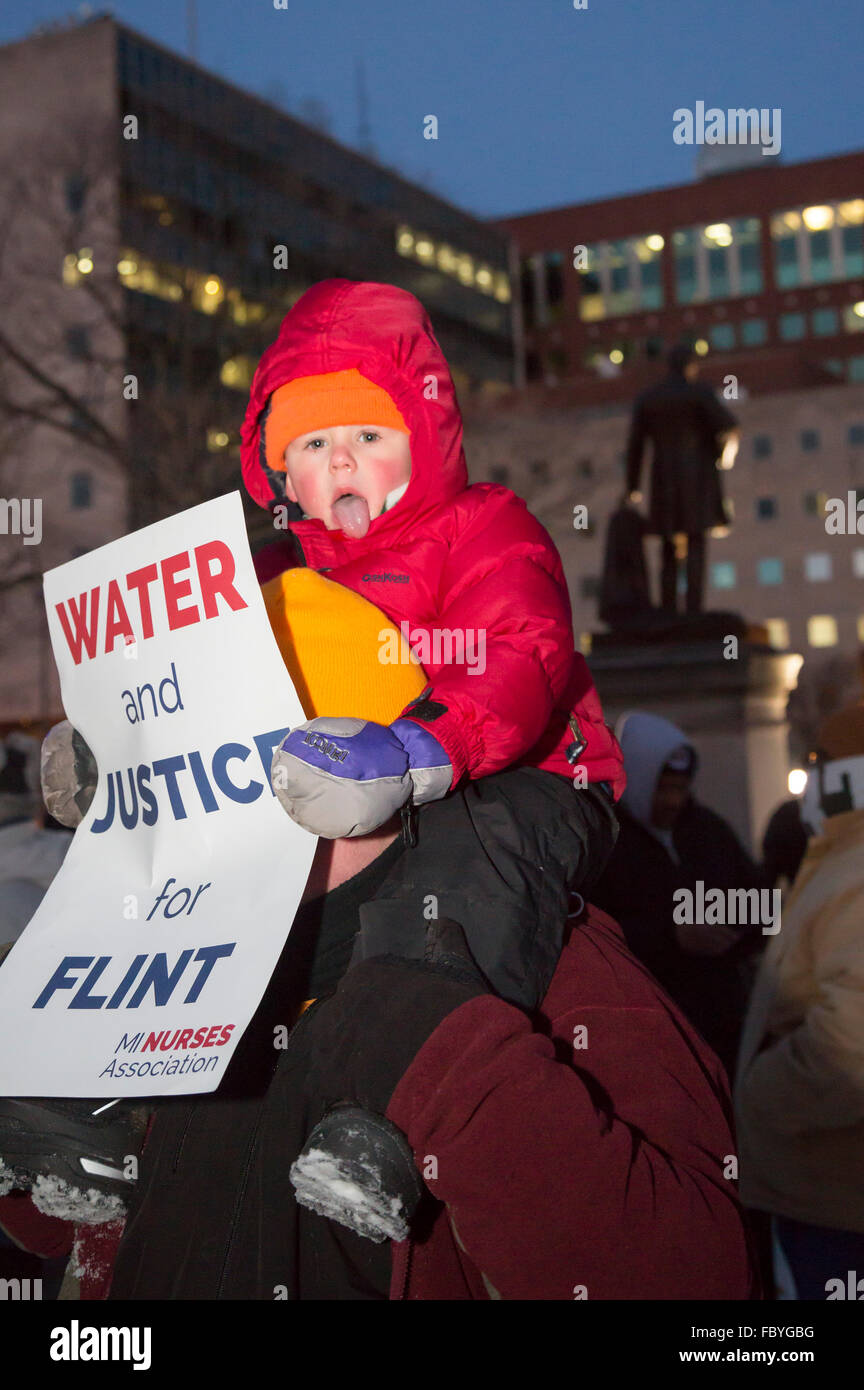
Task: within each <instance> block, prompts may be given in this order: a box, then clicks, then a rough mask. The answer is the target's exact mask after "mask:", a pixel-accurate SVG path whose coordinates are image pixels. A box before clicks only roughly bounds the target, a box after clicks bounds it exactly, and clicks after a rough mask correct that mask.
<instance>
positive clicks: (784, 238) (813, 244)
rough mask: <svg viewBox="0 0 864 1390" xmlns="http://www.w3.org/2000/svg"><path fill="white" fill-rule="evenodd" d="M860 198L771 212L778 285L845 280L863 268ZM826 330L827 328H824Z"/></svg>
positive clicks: (857, 273) (791, 285) (775, 274)
mask: <svg viewBox="0 0 864 1390" xmlns="http://www.w3.org/2000/svg"><path fill="white" fill-rule="evenodd" d="M861 206H864V200H862V199H860V198H859V199H851V200H849V201H848V202H843V203H824V204H823V203H819V204H814V205H813V206H811V207H806V208H800V209H798V210H794V209H790V210H789V211H788V212H778V213H774V214H773V215H772V217H771V239H772V241H773V243H774V278H775V282H776V284H777V285H778V287H779V288H780V289H790V288H792V287H793V286H796V285H803V284H808V285H810V284H820V283H825V282H826V281H831V280H833V281H836V280H848V279H850V278H851V277H852V276H853V275H860V274H861V273H862V271H864V250H862V244H861V233H860V225H861V224H860V220H858V218H859V211H860V207H861ZM825 332H826V333H827V332H828V330H827V329H826V330H825Z"/></svg>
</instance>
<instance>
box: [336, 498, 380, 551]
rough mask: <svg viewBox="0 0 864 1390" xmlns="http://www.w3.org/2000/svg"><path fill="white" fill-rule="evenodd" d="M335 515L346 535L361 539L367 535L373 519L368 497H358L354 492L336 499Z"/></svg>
mask: <svg viewBox="0 0 864 1390" xmlns="http://www.w3.org/2000/svg"><path fill="white" fill-rule="evenodd" d="M333 516H334V517H335V519H336V521H337V522H338V523H339V526H340V529H341V530H343V531H344V532H345V535H346V536H351V537H352V539H354V540H360V539H361V537H362V536H365V535H366V532H367V531H368V530H369V526H370V523H371V521H372V518H371V517H370V515H369V504H368V502H367V501H366V498H365V497H358V496H357V494H356V493H353V492H349V493H346V495H345V496H344V497H338V498H337V499H336V501H335V502H334V503H333Z"/></svg>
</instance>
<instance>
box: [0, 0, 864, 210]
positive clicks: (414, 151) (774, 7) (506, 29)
mask: <svg viewBox="0 0 864 1390" xmlns="http://www.w3.org/2000/svg"><path fill="white" fill-rule="evenodd" d="M587 5H588V8H587V9H584V10H575V9H574V8H573V0H430V2H429V3H420V4H413V5H406V4H405V0H367V3H365V4H360V3H358V0H288V8H287V9H276V8H275V7H274V3H273V0H243V3H242V4H238V3H237V0H197V33H198V42H197V60H198V61H199V62H200V63H201V64H202V66H204V67H206V68H209V69H211V70H213V71H215V72H217V73H219V74H220V75H221V76H223V77H225V78H227V79H229V80H230V81H232V82H234V83H236V84H237V85H238V86H241V87H243V88H246V89H247V90H250V91H255V92H257V93H258V94H259V95H263V96H266V97H268V98H269V99H277V100H279V101H280V102H281V103H282V104H284V105H285V106H287V107H288V108H289V109H292V110H294V111H298V109H299V108H300V106H301V104H302V102H303V101H304V100H310V99H314V100H317V101H319V102H321V103H322V104H323V105H324V106H325V107H326V108H327V110H328V111H329V114H330V117H331V121H332V127H331V132H332V134H333V135H334V136H335V137H336V138H337V139H339V140H341V141H343V142H344V143H346V144H348V145H352V146H356V145H357V144H358V107H357V86H356V77H355V61H356V59H357V58H362V60H363V63H364V67H365V80H366V91H367V96H368V117H369V124H370V127H371V135H372V139H373V142H374V145H375V151H376V154H377V157H378V158H379V159H380V160H381V162H382V163H385V164H388V165H391V166H392V167H394V168H396V169H398V170H399V171H400V172H402V173H404V174H405V175H406V176H407V177H409V178H412V179H416V180H418V181H419V182H427V181H428V186H429V188H430V189H431V190H433V191H435V192H438V193H439V194H441V195H442V196H444V197H446V198H448V199H450V200H451V201H452V202H454V203H456V204H458V205H459V206H460V207H463V208H465V209H466V210H468V211H471V212H474V213H475V214H477V215H478V216H481V217H492V216H502V215H505V214H508V213H517V212H530V211H534V210H536V209H539V208H547V207H555V206H560V205H563V204H567V203H572V202H585V201H589V200H593V199H596V198H604V197H609V196H613V195H615V194H619V193H630V192H636V191H639V190H643V189H648V188H654V187H659V186H662V185H667V184H674V183H680V182H684V181H686V180H688V179H689V178H690V177H691V175H692V169H693V149H692V148H691V147H687V146H679V145H676V144H675V143H674V142H673V139H672V129H673V120H672V113H673V111H674V110H675V109H676V108H677V107H689V108H694V107H695V105H696V103H697V102H698V101H704V102H705V103H706V105H707V106H717V107H721V108H723V109H728V108H731V107H757V108H763V107H764V108H769V109H773V108H775V107H779V108H780V110H781V112H782V154H781V156H780V157H781V159H782V160H783V162H784V163H797V162H799V161H800V160H804V159H812V158H818V157H820V156H825V155H831V154H840V153H844V152H848V151H851V150H855V149H864V82H862V56H864V54H862V50H864V42H862V33H864V25H862V7H861V0H821V3H820V4H818V5H816V4H813V3H810V2H809V0H716V3H710V0H653V3H651V2H650V0H587ZM85 8H86V7H85ZM97 8H98V7H97ZM112 9H113V13H114V14H115V15H116V16H117V18H118V19H119V20H121V21H122V22H124V23H127V24H129V25H130V26H131V27H132V28H134V29H137V30H139V31H140V32H142V33H144V34H146V35H148V36H149V37H151V38H153V39H155V40H157V41H158V42H160V43H162V44H164V45H165V46H166V47H168V48H172V49H175V50H179V51H181V52H183V53H188V39H187V4H186V0H170V3H169V0H118V3H116V4H114V5H113V7H112ZM73 12H74V7H73V6H72V5H70V4H68V3H63V0H24V3H21V4H17V5H14V6H13V5H11V4H9V5H7V6H4V8H3V12H2V13H0V42H3V43H5V42H9V41H11V40H14V39H19V38H22V37H24V36H25V35H26V34H27V33H29V32H30V31H31V30H32V29H33V28H34V26H35V25H37V24H42V23H45V22H47V21H50V20H55V19H58V18H62V17H63V16H64V15H69V14H70V13H73ZM430 114H434V115H435V116H437V118H438V122H439V138H438V140H437V142H433V141H427V140H424V138H423V133H422V132H423V118H424V117H425V116H427V115H430ZM766 158H767V157H766ZM862 164H864V160H862ZM862 184H864V168H862Z"/></svg>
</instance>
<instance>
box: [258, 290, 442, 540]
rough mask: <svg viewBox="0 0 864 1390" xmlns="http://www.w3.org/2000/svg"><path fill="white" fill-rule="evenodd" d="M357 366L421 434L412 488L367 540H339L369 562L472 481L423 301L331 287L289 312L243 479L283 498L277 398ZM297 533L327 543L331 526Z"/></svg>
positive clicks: (269, 367) (268, 358) (319, 524)
mask: <svg viewBox="0 0 864 1390" xmlns="http://www.w3.org/2000/svg"><path fill="white" fill-rule="evenodd" d="M349 367H356V368H357V370H358V371H360V372H362V374H363V375H364V376H365V377H367V378H368V379H369V380H370V381H372V382H374V383H375V385H376V386H381V387H383V389H384V390H385V391H387V392H389V394H390V396H391V397H392V398H393V400H394V401H395V403H396V405H397V406H398V408H399V410H400V411H401V413H402V416H403V418H404V420H405V423H406V424H407V426H408V428H409V430H410V431H411V481H410V482H409V484H408V487H407V490H406V492H405V493H404V495H403V496H402V498H401V499H400V500H399V501H398V502H397V503H396V504H395V505H394V506H393V507H392V508H391V509H390V510H389V511H387V512H385V513H383V514H382V515H381V516H379V517H376V518H375V519H374V520H373V522H372V524H371V526H370V527H369V531H368V532H367V534H366V536H364V537H363V539H362V540H353V539H349V538H348V537H345V536H343V534H342V532H335V533H330V534H331V535H333V536H338V538H339V541H340V545H341V547H343V548H344V549H345V550H346V551H347V552H348V553H350V554H353V555H356V556H358V557H359V556H361V555H362V554H364V552H366V551H371V550H375V549H380V547H381V546H382V544H385V545H386V544H388V543H390V542H391V541H393V540H396V539H397V538H398V536H399V535H400V534H401V532H402V531H403V529H404V527H405V525H406V523H408V522H409V521H410V522H411V523H414V522H416V520H417V518H418V516H419V515H421V514H422V513H424V512H426V511H428V510H431V509H432V508H434V507H437V506H439V505H440V504H441V503H442V502H446V501H449V500H450V499H451V498H453V497H455V496H456V495H457V494H458V493H460V492H462V491H463V490H464V489H465V488H466V487H467V486H468V475H467V470H466V466H465V454H464V450H463V447H462V416H461V414H460V411H459V407H458V405H457V403H456V392H455V388H454V386H453V380H452V378H451V376H450V369H449V368H448V366H447V362H446V359H445V357H444V354H443V353H442V351H441V348H440V347H439V345H438V342H437V340H436V338H435V334H434V333H433V331H432V325H431V323H430V321H429V316H428V314H427V313H426V310H425V309H424V308H423V305H422V304H421V303H420V301H419V299H417V298H415V296H414V295H413V294H409V292H408V291H407V290H402V289H398V288H397V287H396V286H395V285H383V284H375V283H372V282H369V281H357V280H342V279H334V280H322V281H321V282H320V283H319V284H317V285H313V286H312V288H311V289H309V290H307V291H306V293H305V294H304V295H302V296H301V298H300V299H298V301H297V303H296V304H295V305H294V307H293V308H292V309H291V310H290V312H289V313H288V314H286V316H285V318H284V319H283V321H282V326H281V328H280V329H279V336H278V337H277V339H276V341H275V343H273V344H272V345H271V346H270V347H269V348H268V349H267V350H266V352H265V353H264V355H263V356H262V358H261V361H260V362H259V364H258V368H257V371H256V372H255V376H254V378H253V381H252V389H251V393H250V399H249V405H248V408H247V410H246V417H245V419H244V421H243V429H242V436H241V438H242V444H241V461H242V468H243V481H244V483H245V485H246V488H247V490H248V492H249V494H250V495H251V497H252V498H253V499H254V500H255V501H256V502H257V503H258V504H259V506H262V507H269V506H271V505H272V503H273V502H274V499H275V498H276V497H277V496H278V497H279V498H280V499H281V492H279V493H277V492H275V491H274V487H273V482H274V481H276V483H277V487H278V486H279V483H278V480H279V479H280V478H281V476H282V475H281V474H278V475H277V474H273V473H272V472H271V470H270V469H269V468H268V467H267V463H266V459H265V458H264V451H263V448H262V440H261V423H262V417H264V416H265V413H266V411H267V409H268V405H269V400H270V397H271V396H272V394H273V392H274V391H275V390H276V389H277V388H278V387H280V386H284V385H285V384H286V383H287V382H289V381H294V380H295V379H296V378H298V377H304V376H314V375H317V374H319V373H322V372H337V371H345V370H346V369H348V368H349ZM358 423H362V422H358ZM322 424H323V422H322ZM290 529H291V530H292V531H294V532H295V534H297V535H298V536H299V537H300V538H301V541H302V539H303V537H304V535H309V534H310V532H311V533H312V534H314V535H317V536H318V537H320V538H321V539H324V538H325V537H326V536H327V528H326V527H325V525H324V523H323V521H314V520H308V521H295V522H291V524H290Z"/></svg>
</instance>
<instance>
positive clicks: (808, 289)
mask: <svg viewBox="0 0 864 1390" xmlns="http://www.w3.org/2000/svg"><path fill="white" fill-rule="evenodd" d="M498 225H499V226H501V227H502V228H503V229H504V230H506V231H508V232H510V233H511V234H512V235H513V237H514V239H515V240H516V242H517V245H518V248H519V256H520V280H521V295H522V300H523V308H524V316H525V344H526V359H527V360H526V373H527V377H528V380H529V381H543V382H545V383H546V384H548V385H552V386H555V385H558V384H559V383H562V384H566V386H567V388H568V398H569V399H570V400H571V401H572V402H573V403H578V404H582V405H594V404H598V403H600V402H604V403H605V402H612V401H617V400H625V399H628V398H632V396H633V395H634V394H635V392H636V391H637V390H638V389H639V388H640V386H641V385H643V384H644V383H645V382H647V381H648V380H650V379H651V376H652V372H655V371H656V363H657V361H658V359H660V358H661V357H662V355H663V352H664V351H665V350H667V349H668V348H669V347H670V346H671V345H672V344H673V343H676V342H684V341H689V342H691V343H694V344H695V345H696V346H697V350H698V351H699V352H700V354H702V355H704V356H706V357H710V359H711V362H712V364H713V365H715V366H716V369H717V371H718V373H719V372H720V371H721V369H722V373H723V374H724V375H725V374H727V373H732V374H734V375H736V376H737V377H738V379H739V380H740V382H741V383H742V384H743V385H744V386H745V388H746V389H747V390H748V391H749V392H750V394H754V393H756V392H760V393H762V392H765V391H769V390H783V389H797V388H806V387H807V386H810V385H819V384H827V383H829V382H831V381H852V382H858V381H864V336H861V335H864V237H862V232H864V155H862V154H860V153H856V154H849V155H838V156H836V157H832V158H829V159H816V160H810V161H808V162H806V163H801V164H793V165H782V164H777V163H776V161H775V160H774V159H764V158H763V160H762V162H761V164H760V165H759V166H757V167H747V168H743V169H739V170H735V171H731V172H726V173H722V174H717V175H714V176H713V177H708V178H703V179H701V180H699V181H696V182H693V183H689V184H682V185H678V186H675V187H672V188H662V189H656V190H652V191H650V192H647V193H637V194H631V195H629V196H627V197H621V198H609V199H605V200H603V201H602V202H595V203H582V204H576V205H573V206H569V207H562V208H555V209H551V210H548V211H544V212H535V213H530V214H527V215H525V216H519V217H512V218H506V219H503V220H501V221H499V224H498Z"/></svg>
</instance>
